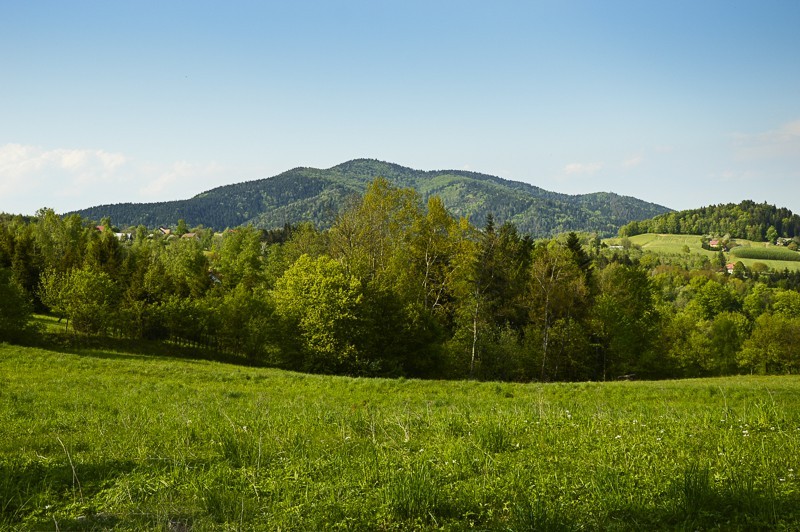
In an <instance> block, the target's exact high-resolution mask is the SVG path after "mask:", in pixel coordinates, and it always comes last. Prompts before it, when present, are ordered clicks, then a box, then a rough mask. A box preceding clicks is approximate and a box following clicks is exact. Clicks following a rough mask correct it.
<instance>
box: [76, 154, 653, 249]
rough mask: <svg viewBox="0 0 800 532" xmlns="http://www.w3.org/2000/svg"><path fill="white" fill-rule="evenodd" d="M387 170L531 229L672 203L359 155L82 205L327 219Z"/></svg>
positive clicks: (143, 218) (190, 218) (192, 215)
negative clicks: (186, 192)
mask: <svg viewBox="0 0 800 532" xmlns="http://www.w3.org/2000/svg"><path fill="white" fill-rule="evenodd" d="M379 176H381V177H384V178H386V179H388V180H389V181H390V182H391V183H393V184H395V185H396V186H399V187H410V188H414V189H416V190H417V191H418V192H419V193H420V194H421V195H422V197H423V198H427V197H428V196H431V195H438V196H439V197H441V198H442V200H443V201H444V203H445V205H446V206H447V208H448V209H449V210H450V211H451V212H452V213H453V214H455V215H457V216H469V217H470V219H471V220H472V221H473V222H475V223H476V224H478V225H482V223H483V220H484V219H485V218H486V215H487V214H488V213H490V212H491V213H493V214H494V216H495V220H497V221H498V222H499V223H502V222H505V221H511V222H513V223H514V224H516V226H517V227H518V229H519V230H520V231H522V232H525V233H530V234H532V235H534V236H537V237H538V236H550V235H553V234H558V233H562V232H565V231H587V232H596V233H599V234H600V235H603V236H610V235H614V234H616V233H617V231H618V229H619V228H620V226H622V225H624V224H626V223H628V222H630V221H632V220H643V219H646V218H651V217H653V216H656V215H658V214H662V213H666V212H669V209H667V208H666V207H662V206H661V205H656V204H653V203H648V202H645V201H642V200H638V199H636V198H632V197H628V196H619V195H617V194H612V193H605V192H600V193H594V194H583V195H577V196H570V195H567V194H558V193H555V192H549V191H547V190H543V189H541V188H538V187H535V186H533V185H529V184H526V183H520V182H516V181H509V180H506V179H501V178H499V177H494V176H490V175H485V174H479V173H475V172H466V171H461V170H441V171H421V170H412V169H411V168H405V167H403V166H399V165H396V164H391V163H386V162H381V161H376V160H369V159H357V160H354V161H349V162H346V163H343V164H340V165H338V166H334V167H333V168H329V169H327V170H319V169H316V168H295V169H293V170H289V171H287V172H284V173H282V174H279V175H276V176H274V177H270V178H266V179H259V180H256V181H248V182H245V183H238V184H235V185H226V186H222V187H218V188H215V189H212V190H209V191H207V192H203V193H202V194H198V195H197V196H195V197H193V198H191V199H187V200H180V201H168V202H161V203H139V204H137V203H121V204H116V205H101V206H98V207H92V208H88V209H83V210H80V211H77V213H78V214H80V215H81V216H83V217H87V218H90V219H93V220H100V219H101V218H103V217H105V216H109V217H110V218H111V220H112V221H113V222H114V223H115V224H116V225H118V226H129V225H140V224H143V225H145V226H148V227H155V226H158V225H175V224H176V223H177V221H178V220H179V219H181V218H182V219H184V220H185V221H186V223H187V224H188V225H189V226H190V227H191V226H196V225H200V224H203V225H205V226H206V227H214V228H217V229H224V228H225V227H235V226H239V225H243V224H253V225H254V226H256V227H262V228H265V229H269V228H274V227H281V226H283V225H284V224H285V223H296V222H301V221H312V222H314V223H315V224H316V225H318V226H320V227H327V226H329V225H330V224H331V223H332V222H333V221H334V220H335V218H336V214H337V212H338V211H339V209H340V208H341V206H342V205H343V204H344V202H345V200H346V199H347V198H348V197H349V196H352V195H354V194H360V193H361V192H362V191H363V190H364V188H365V186H366V184H367V183H369V182H370V181H372V180H373V179H374V178H376V177H379Z"/></svg>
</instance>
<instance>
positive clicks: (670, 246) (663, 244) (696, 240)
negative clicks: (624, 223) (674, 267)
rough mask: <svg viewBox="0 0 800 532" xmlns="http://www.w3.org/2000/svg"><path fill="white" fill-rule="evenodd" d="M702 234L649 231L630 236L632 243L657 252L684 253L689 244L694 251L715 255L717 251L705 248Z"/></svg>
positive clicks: (709, 255)
mask: <svg viewBox="0 0 800 532" xmlns="http://www.w3.org/2000/svg"><path fill="white" fill-rule="evenodd" d="M701 239H702V237H701V236H700V235H657V234H653V233H647V234H643V235H636V236H632V237H630V239H629V240H630V241H631V243H633V244H635V245H637V246H639V247H641V248H642V249H644V250H647V251H653V252H656V253H684V246H688V247H689V250H690V251H691V252H692V253H699V254H702V255H707V256H708V257H713V256H715V255H716V254H717V252H716V251H709V250H707V249H703V246H702V241H701Z"/></svg>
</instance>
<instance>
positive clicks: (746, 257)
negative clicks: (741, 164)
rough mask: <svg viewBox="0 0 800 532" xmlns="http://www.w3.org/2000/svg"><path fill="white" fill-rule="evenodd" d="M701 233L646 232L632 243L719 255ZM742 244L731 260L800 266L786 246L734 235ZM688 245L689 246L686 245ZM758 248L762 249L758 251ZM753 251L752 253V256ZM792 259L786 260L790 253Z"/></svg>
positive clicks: (798, 255)
mask: <svg viewBox="0 0 800 532" xmlns="http://www.w3.org/2000/svg"><path fill="white" fill-rule="evenodd" d="M701 238H702V237H701V235H670V234H655V233H645V234H641V235H636V236H632V237H629V240H630V242H631V244H633V245H636V246H639V247H640V248H642V250H644V251H651V252H653V253H664V254H685V253H686V247H688V248H689V253H692V254H697V255H704V256H706V257H708V258H709V259H710V260H713V258H714V257H716V256H717V252H716V251H709V250H707V249H703V247H702V243H701ZM605 242H606V243H607V244H608V245H610V246H614V245H621V242H622V239H620V238H609V239H607V240H605ZM732 242H733V243H735V244H736V245H737V246H738V247H735V248H733V250H732V252H731V253H727V254H726V258H727V260H729V261H737V262H738V261H741V262H742V264H744V265H745V266H747V267H748V268H750V267H752V266H753V264H754V263H756V262H760V263H762V264H766V265H767V266H768V267H769V268H772V269H773V270H776V271H783V270H785V269H788V270H790V271H793V270H800V253H797V252H794V251H789V250H788V249H786V248H782V247H776V246H772V245H769V244H767V243H766V242H753V241H751V240H745V239H741V238H735V239H732ZM684 246H685V247H684ZM755 250H758V251H757V252H756V251H755ZM751 254H752V256H751ZM787 256H788V257H789V258H791V259H792V260H783V259H785V258H786V257H787Z"/></svg>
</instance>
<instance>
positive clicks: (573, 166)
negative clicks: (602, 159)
mask: <svg viewBox="0 0 800 532" xmlns="http://www.w3.org/2000/svg"><path fill="white" fill-rule="evenodd" d="M602 168H603V163H569V164H568V165H566V166H565V167H564V173H565V174H566V175H592V174H595V173H597V172H598V171H600V170H602Z"/></svg>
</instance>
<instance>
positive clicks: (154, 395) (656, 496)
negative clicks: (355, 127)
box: [0, 346, 800, 530]
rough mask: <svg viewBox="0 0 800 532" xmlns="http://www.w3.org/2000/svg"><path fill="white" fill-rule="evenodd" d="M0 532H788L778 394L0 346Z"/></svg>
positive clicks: (791, 442) (706, 384)
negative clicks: (472, 531) (295, 369)
mask: <svg viewBox="0 0 800 532" xmlns="http://www.w3.org/2000/svg"><path fill="white" fill-rule="evenodd" d="M0 426H2V431H0V529H12V530H13V529H19V530H31V529H34V530H42V529H45V530H46V529H51V530H55V529H59V530H99V529H109V528H115V529H120V530H140V529H156V530H159V529H160V530H190V529H191V530H209V529H243V530H249V529H274V530H278V529H281V530H283V529H290V530H316V529H332V528H347V529H365V530H375V529H377V530H387V529H388V530H392V529H394V530H407V529H437V528H442V529H465V528H470V527H474V528H477V529H503V530H531V529H537V530H579V529H608V530H614V529H620V530H622V529H659V528H662V529H663V528H669V529H674V528H679V529H707V528H721V529H748V530H750V529H776V528H777V529H780V528H783V529H797V528H798V527H800V481H799V480H798V479H797V477H796V474H797V471H799V470H800V458H798V457H800V378H797V377H739V378H728V379H716V380H691V381H680V382H672V381H665V382H640V383H636V382H621V383H606V384H603V383H576V384H551V385H541V384H530V385H516V384H493V383H476V382H432V381H427V382H426V381H410V380H396V381H392V380H381V379H375V380H366V379H351V378H340V377H339V378H337V377H323V376H308V375H301V374H294V373H286V372H280V371H276V370H271V369H257V368H243V367H236V366H230V365H225V364H220V363H213V362H205V361H185V360H174V359H168V358H159V357H147V356H142V355H129V354H125V353H114V352H108V351H103V350H93V349H85V350H83V351H81V352H78V353H59V352H54V351H47V350H41V349H32V348H20V347H11V346H0Z"/></svg>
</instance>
